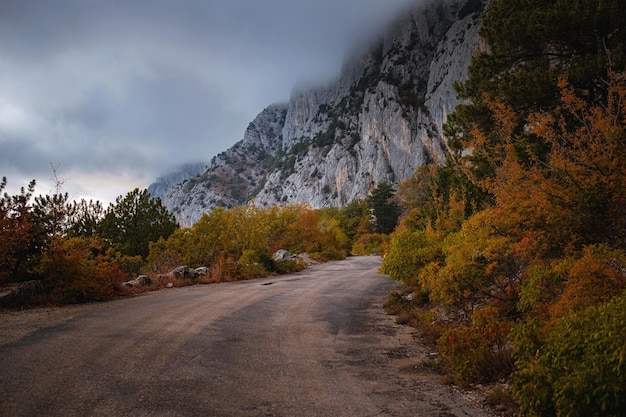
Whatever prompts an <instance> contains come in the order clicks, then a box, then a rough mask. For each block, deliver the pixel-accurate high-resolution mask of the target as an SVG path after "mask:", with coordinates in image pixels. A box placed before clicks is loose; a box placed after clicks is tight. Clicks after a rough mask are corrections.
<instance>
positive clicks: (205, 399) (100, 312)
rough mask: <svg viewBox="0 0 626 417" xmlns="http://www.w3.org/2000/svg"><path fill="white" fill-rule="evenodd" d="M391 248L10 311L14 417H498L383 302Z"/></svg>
mask: <svg viewBox="0 0 626 417" xmlns="http://www.w3.org/2000/svg"><path fill="white" fill-rule="evenodd" d="M379 266H380V258H377V257H353V258H349V259H347V260H345V261H340V262H329V263H326V264H322V265H316V266H313V267H311V268H309V269H307V270H305V271H302V272H300V273H297V274H293V275H287V276H281V277H270V278H263V279H257V280H251V281H242V282H233V283H223V284H212V285H201V286H200V285H199V286H192V287H185V288H174V289H164V290H161V291H156V292H151V293H147V294H144V295H141V296H138V297H133V298H125V299H120V300H116V301H112V302H108V303H100V304H91V305H84V306H72V307H65V308H49V309H36V310H27V311H20V312H2V313H0V416H11V417H13V416H15V417H17V416H24V417H26V416H64V417H65V416H108V417H110V416H164V417H165V416H172V417H173V416H244V417H245V416H284V417H297V416H320V417H322V416H323V417H329V416H432V417H444V416H445V417H452V416H473V417H478V416H487V415H488V414H487V413H486V412H485V411H483V410H481V409H480V408H478V407H477V405H476V404H475V403H473V402H471V401H470V400H468V399H467V398H466V397H465V396H463V395H462V394H461V393H460V392H459V391H457V390H455V389H453V388H452V387H450V386H447V385H445V384H443V383H441V381H440V380H441V376H440V375H438V374H437V373H436V372H434V371H432V369H431V367H429V366H428V365H427V363H428V361H429V359H428V352H427V351H426V350H425V348H424V347H421V346H420V345H419V344H418V343H416V342H415V341H414V340H412V338H411V333H410V330H409V329H407V328H405V327H402V326H398V325H396V324H395V323H394V321H393V318H392V317H389V316H386V315H385V314H384V312H383V309H382V303H383V302H384V300H385V298H386V296H387V294H388V293H389V292H390V291H391V290H392V289H393V288H394V286H395V285H396V283H394V282H393V281H391V280H389V279H388V278H386V277H384V276H381V275H378V274H377V272H376V271H377V268H378V267H379Z"/></svg>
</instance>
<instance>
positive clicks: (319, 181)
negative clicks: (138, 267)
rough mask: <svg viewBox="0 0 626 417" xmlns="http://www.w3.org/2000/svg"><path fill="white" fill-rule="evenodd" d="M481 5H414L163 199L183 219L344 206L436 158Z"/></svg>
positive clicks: (474, 45) (442, 151) (442, 150)
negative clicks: (213, 211) (248, 206)
mask: <svg viewBox="0 0 626 417" xmlns="http://www.w3.org/2000/svg"><path fill="white" fill-rule="evenodd" d="M483 8H484V3H483V1H481V0H447V1H441V0H439V1H434V0H431V1H427V2H420V3H419V5H417V6H415V7H414V8H412V9H411V10H409V11H408V12H406V13H404V14H403V15H402V16H400V18H399V19H398V20H396V21H395V22H394V23H393V24H392V25H391V26H390V28H389V29H388V31H387V33H385V34H383V36H379V37H378V41H376V42H374V43H372V44H370V46H369V47H368V48H365V49H362V50H361V52H360V53H358V54H354V55H351V56H350V57H349V58H348V59H347V60H346V61H345V63H344V66H343V69H342V71H341V74H340V75H339V76H338V78H337V79H336V80H335V81H333V82H331V83H328V84H326V85H321V86H315V87H307V88H303V87H302V86H299V87H298V88H295V89H294V90H293V93H292V95H291V98H290V101H289V103H286V104H275V105H271V106H268V107H267V108H265V109H264V110H263V111H262V112H261V113H260V114H259V115H258V116H257V117H256V118H255V119H254V120H253V121H252V122H251V123H250V125H249V126H248V127H247V129H246V131H245V134H244V138H243V139H242V140H241V141H240V142H237V143H236V144H235V145H234V146H233V147H231V148H230V149H228V150H227V151H225V152H223V153H221V154H219V155H217V156H215V157H214V158H213V159H212V160H211V162H210V163H209V165H208V167H207V169H206V170H205V171H203V172H202V173H200V174H199V175H197V176H196V177H194V178H188V179H186V180H185V181H183V182H181V183H179V184H177V185H175V186H173V187H171V188H170V189H169V190H168V191H167V193H166V195H165V197H164V198H163V201H164V202H165V204H166V206H167V207H168V208H169V209H170V210H171V211H172V212H174V213H175V215H176V216H177V218H178V220H179V221H180V222H181V224H184V225H191V224H192V223H194V222H195V221H196V220H198V219H199V217H200V215H201V214H202V213H203V212H205V211H208V210H209V209H210V208H212V207H215V206H225V207H232V206H234V205H238V204H245V203H247V202H249V201H250V200H251V199H253V198H254V201H255V203H256V204H259V205H262V206H268V205H275V204H281V203H298V202H304V203H307V204H310V205H311V206H313V207H316V208H317V207H323V206H337V207H341V206H343V205H345V204H347V203H349V202H350V201H352V200H354V199H357V198H364V197H365V196H367V194H368V193H369V192H370V191H371V190H372V189H373V188H374V187H375V186H376V184H377V183H379V182H381V181H390V182H396V183H397V182H400V181H403V180H405V179H408V178H410V177H411V176H412V175H413V173H414V171H415V169H416V168H418V167H419V166H421V165H424V164H430V163H443V161H444V160H445V157H446V153H447V144H446V142H445V139H444V137H443V132H442V131H443V129H442V125H443V123H444V122H445V119H446V117H447V115H448V114H449V113H450V112H452V111H453V109H454V107H455V106H456V105H457V104H458V103H459V100H458V99H457V98H456V94H455V92H454V89H453V85H454V82H456V81H463V80H465V79H466V78H467V69H468V66H469V62H470V59H471V56H472V55H473V54H474V53H475V52H476V50H477V49H478V48H479V47H480V40H479V36H478V27H479V25H480V16H481V11H482V10H483Z"/></svg>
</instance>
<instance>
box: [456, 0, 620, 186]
mask: <svg viewBox="0 0 626 417" xmlns="http://www.w3.org/2000/svg"><path fill="white" fill-rule="evenodd" d="M624 27H626V9H625V8H624V7H623V4H622V3H621V1H620V0H608V1H604V0H576V1H572V0H554V1H549V2H546V1H542V0H531V1H527V0H493V1H491V2H490V5H489V7H488V11H487V13H486V15H485V16H484V19H483V25H482V27H481V30H480V35H481V37H482V39H483V40H484V41H485V43H486V44H487V48H485V50H484V51H483V52H482V53H480V54H478V55H477V56H476V57H474V58H473V59H472V62H471V65H470V68H469V73H470V75H469V78H468V80H467V81H465V82H464V83H462V84H459V85H457V90H458V93H459V96H460V98H463V99H467V100H468V102H467V103H464V104H461V105H460V106H458V107H457V108H456V109H455V112H454V113H453V114H452V115H451V117H450V118H449V123H448V124H447V126H446V134H447V136H448V138H449V143H450V144H451V145H452V146H453V147H455V148H456V149H457V150H458V151H459V155H458V156H457V157H459V156H460V152H461V151H462V150H464V149H467V148H469V147H470V142H472V141H473V133H472V129H473V128H474V126H478V128H479V129H480V130H481V131H482V132H484V133H485V139H486V140H487V141H488V144H489V145H497V138H496V137H494V136H492V135H491V130H490V126H491V115H490V113H491V112H490V110H489V108H488V103H487V100H488V99H497V100H499V101H501V102H503V103H505V104H506V105H508V106H509V107H510V108H511V109H512V115H513V119H512V120H511V122H512V124H513V128H514V131H515V133H516V134H519V135H523V134H524V132H525V130H524V126H525V124H526V119H527V116H528V114H530V113H532V112H536V111H539V110H541V109H543V110H549V109H552V108H554V107H555V106H556V105H557V104H558V101H559V87H558V78H559V76H561V75H565V76H566V77H567V78H568V79H569V82H570V84H571V85H572V87H573V88H574V89H575V90H578V91H580V93H581V97H585V100H586V101H588V102H590V103H602V102H604V101H606V91H607V85H606V82H605V81H606V80H607V78H608V72H607V71H608V70H609V69H611V68H617V69H619V68H623V67H624V66H626V54H625V53H624V51H626V48H625V46H626V31H624V30H623V28H624ZM524 141H525V142H526V143H528V144H529V145H532V147H526V149H524V150H523V152H522V150H519V149H516V151H517V152H519V153H520V157H522V158H523V157H524V156H525V155H526V153H527V152H530V155H536V156H538V157H541V156H542V155H544V154H545V153H546V152H548V151H549V149H548V145H547V144H546V143H544V142H542V141H541V140H540V138H538V137H536V136H534V135H524ZM494 152H495V151H492V150H491V147H490V146H487V147H485V149H483V151H481V152H473V153H472V154H471V155H469V156H467V158H468V159H471V160H472V171H473V174H474V175H475V176H476V177H478V178H483V177H487V176H490V175H491V174H492V172H493V170H492V168H493V167H492V166H491V162H492V161H491V157H492V156H494Z"/></svg>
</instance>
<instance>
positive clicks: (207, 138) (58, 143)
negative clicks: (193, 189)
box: [0, 0, 414, 200]
mask: <svg viewBox="0 0 626 417" xmlns="http://www.w3.org/2000/svg"><path fill="white" fill-rule="evenodd" d="M412 2H414V1H411V0H385V1H382V0H317V1H310V0H265V1H252V0H228V1H217V0H215V1H209V0H179V1H174V0H167V1H166V0H153V1H150V2H146V1H143V0H141V1H140V0H125V1H121V0H120V1H99V0H56V1H49V0H39V1H36V0H5V1H3V2H1V3H0V175H6V176H8V177H9V181H10V183H13V185H14V186H15V187H16V188H17V187H19V186H20V185H24V184H25V183H26V182H27V181H28V180H30V179H31V178H41V179H42V180H43V181H47V180H48V179H49V178H50V164H53V165H55V166H57V167H59V171H60V173H61V175H64V176H65V178H66V180H67V183H66V187H71V186H72V185H74V187H75V189H76V190H80V191H77V193H83V192H84V191H85V190H88V192H89V193H91V194H90V196H91V195H93V196H96V197H100V198H102V199H105V200H111V199H112V198H114V197H115V196H116V195H119V194H123V193H125V192H127V191H130V190H131V189H132V188H134V187H141V188H143V187H146V186H147V185H148V184H149V183H150V182H151V181H152V180H153V179H154V178H156V176H158V175H159V174H163V173H164V172H166V171H168V170H169V169H171V168H173V167H174V166H176V165H179V164H181V163H184V162H189V161H195V160H205V161H207V160H209V159H210V158H211V157H212V156H213V155H215V154H217V153H219V152H221V151H223V150H225V149H227V148H228V147H229V146H231V145H232V144H234V143H235V142H236V141H237V140H239V139H241V137H242V135H243V132H244V130H245V128H246V126H247V124H248V123H249V122H250V121H251V120H252V119H253V118H254V116H255V115H256V114H257V113H258V112H260V111H261V110H262V109H263V108H264V107H265V106H267V105H269V104H271V103H273V102H276V101H286V100H287V99H288V98H289V94H290V90H291V89H292V87H293V86H294V85H295V84H296V83H297V82H299V81H304V80H306V81H312V82H318V81H323V80H327V79H329V78H330V77H332V76H334V75H337V74H338V72H339V69H340V66H341V62H342V59H343V58H344V57H345V55H346V53H347V52H348V50H349V49H350V47H351V46H352V45H353V44H354V43H355V42H356V41H357V40H358V39H359V38H361V37H363V36H364V35H365V34H368V33H371V32H373V31H376V30H378V29H379V28H380V26H381V25H382V24H383V23H384V22H386V21H387V20H388V19H389V18H390V17H391V16H392V15H393V14H395V13H397V11H398V10H399V9H400V8H401V7H404V5H405V4H407V3H412ZM46 172H47V173H48V174H46ZM99 181H101V182H99ZM100 186H102V189H103V190H107V191H106V192H111V193H115V194H114V195H105V192H104V191H102V192H100V190H99V187H100ZM40 191H41V192H46V191H47V190H45V187H42V189H41V190H40Z"/></svg>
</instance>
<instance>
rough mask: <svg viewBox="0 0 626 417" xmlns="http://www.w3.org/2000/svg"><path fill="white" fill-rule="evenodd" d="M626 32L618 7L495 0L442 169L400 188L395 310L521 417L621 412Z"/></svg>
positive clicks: (390, 256) (625, 410) (467, 377)
mask: <svg viewBox="0 0 626 417" xmlns="http://www.w3.org/2000/svg"><path fill="white" fill-rule="evenodd" d="M625 27H626V12H625V11H624V8H623V7H622V5H621V4H620V2H618V1H602V2H601V1H593V0H581V1H574V2H572V1H569V0H568V1H560V0H556V1H551V2H542V1H511V0H506V1H503V0H494V1H492V2H491V5H490V6H489V11H488V14H487V17H486V18H485V20H484V25H483V28H482V29H481V35H482V36H483V38H484V40H485V41H486V43H487V44H488V46H489V47H488V48H487V50H486V51H485V52H484V53H482V54H480V55H478V56H477V57H476V58H475V59H474V60H473V63H472V65H471V67H470V78H469V79H468V80H467V81H466V82H465V83H463V84H461V85H459V86H458V91H459V94H460V96H461V97H462V98H465V99H468V102H467V103H466V104H464V105H461V106H459V107H458V108H457V110H456V112H455V113H454V114H453V115H452V117H451V118H450V119H449V123H448V124H447V126H446V130H447V134H448V137H449V143H450V144H451V146H452V148H453V149H452V152H451V155H450V158H449V160H448V162H447V164H446V165H443V166H430V167H422V168H421V169H419V170H418V171H417V172H416V173H415V175H414V176H413V178H412V179H410V180H409V181H407V182H405V183H403V184H401V185H400V186H399V191H398V196H399V201H400V202H401V206H402V208H403V211H404V215H403V218H402V220H401V222H400V225H399V227H398V228H397V229H396V230H395V232H394V233H393V234H392V235H391V241H390V245H389V249H388V251H387V252H386V256H385V259H384V261H383V266H382V271H383V272H384V273H386V274H389V275H390V276H391V277H393V278H395V279H398V280H400V281H402V283H404V286H405V289H404V291H403V292H402V291H400V292H396V293H394V294H392V296H391V297H390V300H389V302H388V309H389V310H390V311H392V312H395V313H397V314H398V319H399V320H400V321H402V322H407V323H411V324H413V325H415V326H417V327H418V329H420V333H421V334H422V335H423V336H424V337H425V338H427V339H428V340H430V341H431V342H433V343H434V344H436V346H437V347H438V352H439V361H440V363H441V364H442V365H443V366H445V367H446V368H447V369H448V370H449V371H450V372H451V373H452V375H453V376H454V379H455V381H456V382H457V383H459V384H463V385H471V384H479V383H480V384H485V383H500V384H501V385H498V390H500V391H499V393H498V395H500V396H501V397H508V398H513V399H514V400H515V401H517V403H518V404H519V413H520V414H521V415H523V416H623V415H626V361H624V357H625V356H626V327H625V326H624V317H623V316H624V311H626V310H625V309H624V303H625V302H626V293H625V291H626V251H625V250H626V201H625V198H626V72H624V68H626V55H624V51H625V50H626V32H625V31H624V28H625ZM618 323H621V324H618Z"/></svg>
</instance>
